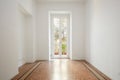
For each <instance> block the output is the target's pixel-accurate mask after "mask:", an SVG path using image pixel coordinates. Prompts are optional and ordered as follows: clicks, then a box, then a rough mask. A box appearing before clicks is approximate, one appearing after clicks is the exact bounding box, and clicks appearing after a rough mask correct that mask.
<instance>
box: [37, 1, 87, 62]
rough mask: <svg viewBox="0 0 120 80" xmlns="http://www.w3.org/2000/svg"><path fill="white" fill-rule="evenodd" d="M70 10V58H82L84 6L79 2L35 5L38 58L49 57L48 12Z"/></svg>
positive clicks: (45, 58)
mask: <svg viewBox="0 0 120 80" xmlns="http://www.w3.org/2000/svg"><path fill="white" fill-rule="evenodd" d="M49 11H71V12H72V58H73V59H84V27H85V26H84V18H85V15H84V14H85V6H84V3H79V2H65V3H62V2H59V3H57V2H48V3H38V5H37V43H38V44H37V47H38V54H37V56H38V58H37V59H38V60H48V59H49V43H48V42H49V41H48V28H49V27H48V25H49V24H48V12H49Z"/></svg>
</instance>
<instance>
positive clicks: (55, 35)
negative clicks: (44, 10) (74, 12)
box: [49, 11, 71, 59]
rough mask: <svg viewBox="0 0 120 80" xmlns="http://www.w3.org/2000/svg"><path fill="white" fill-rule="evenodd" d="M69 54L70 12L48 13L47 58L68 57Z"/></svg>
mask: <svg viewBox="0 0 120 80" xmlns="http://www.w3.org/2000/svg"><path fill="white" fill-rule="evenodd" d="M70 56H71V13H70V12H65V11H64V12H63V11H51V12H50V13H49V59H64V58H67V59H69V58H70Z"/></svg>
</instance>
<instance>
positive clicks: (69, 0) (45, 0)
mask: <svg viewBox="0 0 120 80" xmlns="http://www.w3.org/2000/svg"><path fill="white" fill-rule="evenodd" d="M37 1H38V2H85V1H86V0H37Z"/></svg>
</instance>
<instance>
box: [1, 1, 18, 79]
mask: <svg viewBox="0 0 120 80" xmlns="http://www.w3.org/2000/svg"><path fill="white" fill-rule="evenodd" d="M17 24H18V23H17V3H16V0H0V80H10V79H11V78H12V77H13V76H14V75H16V74H17V73H18V51H19V50H18V44H19V40H18V36H19V34H18V25H17Z"/></svg>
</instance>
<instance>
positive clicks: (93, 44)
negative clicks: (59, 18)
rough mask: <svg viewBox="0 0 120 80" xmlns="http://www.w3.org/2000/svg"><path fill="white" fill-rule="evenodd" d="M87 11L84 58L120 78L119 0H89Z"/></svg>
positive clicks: (114, 77) (113, 76)
mask: <svg viewBox="0 0 120 80" xmlns="http://www.w3.org/2000/svg"><path fill="white" fill-rule="evenodd" d="M87 12H89V13H90V14H87V23H88V25H86V30H87V31H86V35H87V36H86V37H87V38H86V44H87V45H86V50H87V51H86V59H87V60H88V61H89V62H90V63H91V64H93V65H94V66H95V67H97V68H98V69H99V70H100V71H102V72H103V73H105V74H106V75H107V76H109V77H110V78H112V80H120V42H119V41H120V35H119V34H120V0H90V2H88V4H87Z"/></svg>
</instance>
